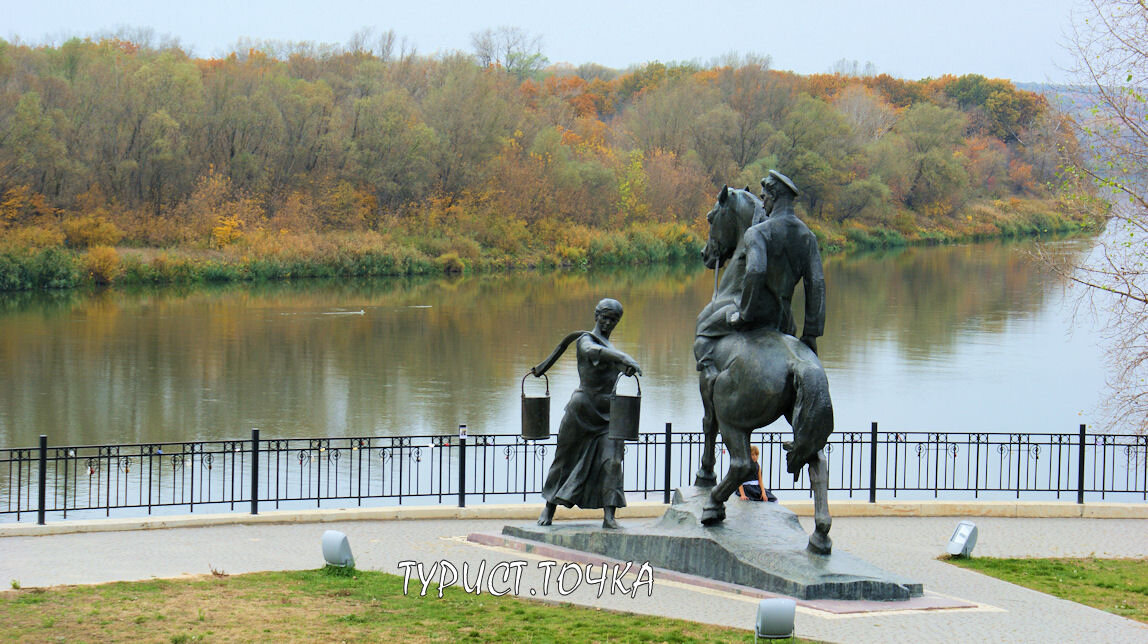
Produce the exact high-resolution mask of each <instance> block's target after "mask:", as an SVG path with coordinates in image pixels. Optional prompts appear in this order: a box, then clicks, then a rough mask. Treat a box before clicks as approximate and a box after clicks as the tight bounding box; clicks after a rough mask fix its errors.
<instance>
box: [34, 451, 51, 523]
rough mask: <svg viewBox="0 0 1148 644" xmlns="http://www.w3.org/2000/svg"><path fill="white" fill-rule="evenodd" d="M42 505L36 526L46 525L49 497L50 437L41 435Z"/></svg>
mask: <svg viewBox="0 0 1148 644" xmlns="http://www.w3.org/2000/svg"><path fill="white" fill-rule="evenodd" d="M39 488H40V489H39V493H40V494H39V497H40V504H39V505H38V506H36V508H37V509H36V525H44V507H45V504H46V503H47V498H46V497H47V496H48V435H47V434H40V473H39Z"/></svg>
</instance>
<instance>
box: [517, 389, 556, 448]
mask: <svg viewBox="0 0 1148 644" xmlns="http://www.w3.org/2000/svg"><path fill="white" fill-rule="evenodd" d="M529 375H532V374H531V373H530V372H527V373H526V376H529ZM526 376H522V440H527V441H537V440H544V439H547V438H550V379H549V378H546V374H543V375H542V377H543V378H545V379H546V395H545V396H527V395H526Z"/></svg>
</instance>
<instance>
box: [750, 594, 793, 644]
mask: <svg viewBox="0 0 1148 644" xmlns="http://www.w3.org/2000/svg"><path fill="white" fill-rule="evenodd" d="M796 613H797V602H795V601H793V600H792V599H786V598H784V597H773V598H770V599H763V600H761V601H760V602H758V604H757V624H756V625H755V626H754V629H753V641H755V642H756V641H757V638H759V637H760V638H762V639H767V640H780V639H786V638H789V637H793V616H794V615H795V614H796Z"/></svg>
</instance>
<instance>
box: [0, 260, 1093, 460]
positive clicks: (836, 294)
mask: <svg viewBox="0 0 1148 644" xmlns="http://www.w3.org/2000/svg"><path fill="white" fill-rule="evenodd" d="M1054 246H1055V247H1056V248H1057V250H1058V251H1059V252H1066V253H1083V252H1086V251H1087V249H1088V247H1089V246H1090V241H1089V240H1084V239H1078V240H1068V241H1061V242H1056V243H1055V244H1054ZM1028 247H1029V245H1028V244H1027V243H1021V244H979V245H965V246H951V247H940V248H910V249H904V250H901V251H897V252H891V253H885V254H879V255H864V256H856V257H842V258H837V257H835V258H831V259H829V260H828V261H827V262H826V282H827V289H828V297H829V300H828V307H827V311H828V324H827V328H826V332H825V336H824V338H822V339H821V341H820V343H819V349H820V350H821V357H822V360H823V362H824V363H825V366H826V368H827V370H828V373H829V379H830V388H831V392H832V395H833V402H834V407H835V415H836V426H837V429H838V431H864V430H867V429H868V427H869V423H870V422H871V421H879V422H880V424H881V427H882V429H885V430H898V429H903V430H938V431H974V430H975V431H1001V432H1010V431H1042V432H1045V431H1063V432H1074V431H1075V430H1076V427H1077V425H1078V424H1080V423H1082V422H1084V423H1091V422H1092V421H1093V419H1094V418H1098V417H1099V414H1098V412H1097V409H1098V405H1099V403H1100V402H1101V398H1102V396H1103V395H1104V372H1103V368H1102V359H1101V348H1100V346H1099V344H1098V340H1097V339H1096V332H1095V331H1094V330H1093V329H1092V328H1091V326H1090V321H1088V320H1083V321H1082V320H1076V321H1075V323H1074V321H1073V316H1072V300H1071V296H1067V297H1066V295H1065V294H1064V293H1063V291H1062V288H1061V286H1060V285H1059V284H1057V283H1055V282H1054V280H1053V279H1052V278H1051V277H1049V276H1047V275H1046V274H1044V273H1043V272H1042V271H1041V269H1040V267H1039V266H1037V265H1036V264H1034V263H1033V262H1032V261H1031V260H1029V259H1028V257H1027V255H1026V254H1025V252H1024V251H1025V249H1026V248H1028ZM712 288H713V274H712V272H710V271H705V270H702V269H701V268H700V267H694V268H686V267H678V268H664V267H663V268H646V269H635V270H626V271H595V272H588V273H587V272H556V273H548V274H533V273H523V274H513V275H496V276H481V277H463V278H460V279H439V280H429V279H391V280H377V281H350V282H347V281H304V282H296V283H276V284H266V285H255V286H248V285H239V286H235V285H232V286H226V287H217V288H216V287H193V288H162V289H151V290H132V291H123V290H106V291H101V292H95V293H92V292H88V293H80V292H66V293H20V294H0V445H2V446H31V445H34V444H35V443H36V440H37V436H38V435H39V434H41V433H43V434H47V435H48V436H49V441H50V442H51V444H54V445H61V444H93V443H110V442H152V441H178V440H189V439H215V438H238V437H245V436H247V435H249V433H250V430H251V428H253V427H258V428H260V429H261V430H262V434H263V436H264V437H266V438H273V437H278V436H283V437H305V436H326V435H331V436H370V435H399V434H451V433H454V432H455V431H456V427H457V426H458V424H460V423H467V424H468V425H469V426H470V431H471V432H472V433H517V432H518V431H519V395H520V393H519V392H520V382H521V379H522V376H523V375H524V374H525V373H526V372H527V370H528V369H529V368H530V367H531V366H532V365H534V364H536V363H537V362H539V361H541V360H542V359H543V358H544V357H546V355H548V354H549V352H550V351H551V350H552V349H553V348H554V345H555V344H556V343H557V341H558V340H559V339H560V338H561V337H562V336H563V335H565V334H566V333H567V332H569V331H573V330H576V329H589V328H591V327H592V326H593V323H594V320H593V309H594V304H595V303H596V302H597V301H598V300H599V299H600V298H602V297H614V298H616V299H618V300H620V301H621V302H622V303H623V305H624V306H625V316H624V317H623V319H622V322H621V324H620V325H619V327H618V329H617V330H616V331H615V333H614V340H615V342H616V344H617V345H618V346H619V347H620V348H621V349H623V350H624V351H627V352H629V353H630V354H631V355H633V356H634V357H635V358H636V359H637V360H638V362H639V363H640V364H641V365H642V367H643V370H644V371H645V374H646V375H645V376H644V377H643V378H642V381H641V382H642V393H643V403H642V430H643V431H661V430H662V429H663V428H664V426H665V423H666V422H672V423H674V427H675V428H676V429H679V430H683V431H684V430H695V429H697V428H698V426H699V425H700V420H701V415H702V412H701V404H700V401H699V399H698V394H697V380H696V372H695V371H694V361H693V355H692V345H693V329H694V318H695V316H696V314H697V311H698V310H700V308H701V307H702V306H703V305H704V304H705V302H706V301H707V300H708V299H709V298H710V295H711V292H712ZM796 309H797V310H798V311H800V306H798V307H796ZM550 376H551V377H550V388H551V395H552V398H553V403H552V412H551V414H552V423H553V428H552V431H556V430H557V423H558V420H559V418H560V416H561V410H562V406H563V405H564V404H565V401H566V399H567V398H568V397H569V395H570V392H571V391H572V390H573V389H574V387H575V386H576V385H577V374H576V372H575V364H574V357H573V352H570V354H569V355H567V356H566V357H565V358H564V359H563V360H562V361H561V362H559V364H558V365H556V366H555V368H554V369H552V370H551V372H550ZM533 380H534V379H533V378H531V379H528V382H527V387H528V392H530V393H540V392H541V385H540V384H538V383H536V382H533ZM631 393H632V391H631ZM780 423H781V426H784V425H785V424H784V420H783V421H780Z"/></svg>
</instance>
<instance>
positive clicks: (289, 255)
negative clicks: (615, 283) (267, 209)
mask: <svg viewBox="0 0 1148 644" xmlns="http://www.w3.org/2000/svg"><path fill="white" fill-rule="evenodd" d="M806 221H808V223H809V225H810V227H811V228H812V229H813V230H814V232H815V233H817V235H818V238H819V240H820V242H821V247H822V252H823V253H824V254H826V255H832V254H839V253H846V252H851V251H857V250H872V249H878V248H895V247H902V246H911V245H938V244H948V243H960V242H967V241H983V240H989V239H998V238H999V239H1010V238H1018V237H1035V236H1043V235H1055V234H1064V233H1075V232H1085V233H1087V232H1092V231H1099V230H1100V228H1101V226H1102V223H1103V219H1102V218H1101V217H1100V216H1099V215H1096V214H1092V213H1090V212H1073V211H1071V210H1070V209H1068V208H1066V207H1064V205H1063V204H1060V203H1058V202H1054V201H1049V200H1036V199H1030V200H1021V199H1010V200H1008V201H1002V200H995V201H991V202H979V203H975V204H972V205H971V206H969V207H968V208H966V209H965V210H963V211H962V212H961V214H959V215H956V216H951V217H932V218H930V217H925V216H921V215H918V214H915V213H913V212H911V211H904V212H902V213H899V214H897V215H896V216H893V217H890V218H889V220H888V221H887V222H885V223H887V224H888V225H874V224H871V223H870V224H866V223H861V222H858V221H849V220H846V221H840V222H829V221H823V220H819V219H816V218H806ZM410 226H411V225H410V222H407V223H406V224H404V225H403V226H398V227H396V230H395V231H394V232H388V233H380V232H375V231H363V232H355V233H351V232H332V233H325V234H319V233H305V234H293V233H288V232H286V231H281V232H279V233H275V232H271V231H267V230H256V231H252V232H251V233H248V234H245V235H243V236H241V237H237V238H236V239H235V240H233V241H232V242H231V243H228V244H226V245H223V246H219V247H212V246H207V245H202V244H199V245H197V244H185V245H179V246H172V247H166V248H152V247H139V246H132V245H120V246H116V247H113V246H110V245H107V244H98V245H90V246H87V247H82V246H81V245H80V244H77V243H71V242H69V240H68V238H67V237H66V236H65V235H63V234H62V233H61V234H54V233H53V232H52V231H51V230H42V229H28V230H16V231H12V230H10V231H7V232H6V235H5V240H4V242H2V243H0V291H19V290H34V289H66V288H76V287H83V286H92V285H108V284H116V285H123V286H133V285H159V284H191V283H221V282H261V281H268V280H285V279H298V278H333V277H384V276H402V275H441V274H451V273H490V272H496V271H507V270H520V269H535V268H558V267H576V268H588V267H603V266H627V265H649V264H665V263H674V262H681V261H692V260H694V259H695V258H696V257H698V254H699V253H700V251H701V248H702V246H703V245H704V243H705V233H704V226H705V224H704V220H703V221H702V222H701V223H696V224H695V225H694V226H692V227H687V226H685V225H682V224H636V225H631V226H629V227H627V228H626V229H625V230H622V231H602V230H597V229H591V228H586V227H581V226H571V227H568V228H564V229H561V230H559V229H556V228H554V227H552V226H551V227H548V226H545V225H544V223H543V222H539V224H537V225H536V226H535V227H534V230H532V231H530V232H531V233H532V235H533V238H534V240H535V243H533V244H529V245H527V246H524V247H523V249H522V250H519V251H517V252H515V253H507V252H506V251H505V250H500V249H499V248H497V247H495V246H491V245H489V244H487V243H482V242H480V241H479V240H476V239H474V238H473V237H472V236H466V235H462V234H454V233H452V234H445V235H444V234H442V233H441V230H442V229H439V232H437V233H435V234H431V235H421V236H420V235H418V234H415V233H414V232H412V231H411V230H410ZM404 228H405V229H407V230H405V231H404V230H403V229H404Z"/></svg>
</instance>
